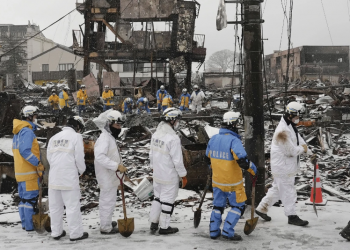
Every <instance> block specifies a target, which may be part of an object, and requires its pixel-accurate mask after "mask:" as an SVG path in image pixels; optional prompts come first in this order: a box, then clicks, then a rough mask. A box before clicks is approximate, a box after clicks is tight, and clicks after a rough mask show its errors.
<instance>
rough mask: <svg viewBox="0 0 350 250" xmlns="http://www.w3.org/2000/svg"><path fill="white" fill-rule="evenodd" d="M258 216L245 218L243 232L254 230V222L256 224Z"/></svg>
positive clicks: (247, 233)
mask: <svg viewBox="0 0 350 250" xmlns="http://www.w3.org/2000/svg"><path fill="white" fill-rule="evenodd" d="M258 220H259V217H254V218H253V219H250V220H247V221H246V222H245V225H244V234H245V235H249V234H250V233H251V232H253V231H254V229H255V227H256V224H258Z"/></svg>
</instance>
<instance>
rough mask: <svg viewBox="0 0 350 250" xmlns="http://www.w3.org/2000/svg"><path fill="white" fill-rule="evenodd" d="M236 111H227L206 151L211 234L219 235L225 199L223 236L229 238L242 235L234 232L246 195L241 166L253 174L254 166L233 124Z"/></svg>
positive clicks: (237, 115) (216, 236) (236, 114)
mask: <svg viewBox="0 0 350 250" xmlns="http://www.w3.org/2000/svg"><path fill="white" fill-rule="evenodd" d="M239 116H240V113H239V112H226V113H225V114H224V117H223V121H222V126H221V129H220V131H219V134H217V135H214V136H213V137H212V138H211V139H210V141H209V143H208V147H207V151H206V155H207V157H208V158H209V159H210V162H211V168H212V172H213V174H212V186H213V194H214V200H213V205H214V207H213V211H212V213H211V217H210V226H209V227H210V237H211V238H212V239H216V238H218V237H219V236H220V235H221V229H220V225H221V222H222V219H221V217H222V214H223V213H224V209H225V207H226V200H228V202H229V204H230V206H231V210H230V211H229V212H228V214H227V216H226V219H225V223H224V228H223V230H222V236H223V238H225V239H228V240H234V241H239V240H242V237H241V236H240V235H238V234H236V233H235V229H234V228H235V226H236V224H237V222H238V220H239V218H240V217H241V215H242V214H243V212H244V209H245V201H246V200H247V196H246V194H245V190H244V186H243V175H242V169H244V170H246V171H248V172H249V173H250V174H251V175H253V176H254V175H255V174H256V171H257V169H256V166H255V165H254V163H252V162H250V161H249V160H248V159H247V153H246V151H245V150H244V148H243V145H242V142H241V137H240V136H239V135H238V129H237V127H236V124H237V121H238V118H239Z"/></svg>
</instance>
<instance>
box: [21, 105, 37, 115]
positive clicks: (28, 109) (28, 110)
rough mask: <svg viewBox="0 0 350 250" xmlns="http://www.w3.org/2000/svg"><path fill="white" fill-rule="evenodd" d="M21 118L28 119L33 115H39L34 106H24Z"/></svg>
mask: <svg viewBox="0 0 350 250" xmlns="http://www.w3.org/2000/svg"><path fill="white" fill-rule="evenodd" d="M21 113H22V116H24V117H29V116H33V115H38V114H39V108H38V107H36V106H29V105H28V106H25V107H24V108H23V109H22V111H21Z"/></svg>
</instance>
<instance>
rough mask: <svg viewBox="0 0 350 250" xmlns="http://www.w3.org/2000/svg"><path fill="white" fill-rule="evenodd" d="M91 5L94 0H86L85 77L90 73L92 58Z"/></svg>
mask: <svg viewBox="0 0 350 250" xmlns="http://www.w3.org/2000/svg"><path fill="white" fill-rule="evenodd" d="M91 6H92V0H86V1H85V14H84V16H85V18H84V20H85V34H84V39H83V47H84V69H83V70H84V71H83V74H84V77H85V76H87V75H88V74H90V60H89V54H90V46H89V43H90V29H91V27H90V25H91V24H90V22H91Z"/></svg>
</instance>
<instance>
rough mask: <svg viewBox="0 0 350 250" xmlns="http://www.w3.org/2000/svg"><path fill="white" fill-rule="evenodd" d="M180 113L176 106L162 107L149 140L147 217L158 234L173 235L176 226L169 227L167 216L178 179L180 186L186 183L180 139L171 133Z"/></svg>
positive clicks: (177, 124)
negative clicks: (151, 193)
mask: <svg viewBox="0 0 350 250" xmlns="http://www.w3.org/2000/svg"><path fill="white" fill-rule="evenodd" d="M181 116H182V112H181V111H180V110H179V109H176V108H168V109H166V110H164V111H163V115H162V117H161V119H162V121H161V122H160V123H159V125H158V127H157V130H156V132H155V133H154V134H153V135H152V139H151V149H150V153H149V158H150V167H151V168H153V188H154V200H153V202H152V207H151V212H150V215H149V220H150V222H151V228H150V229H151V231H153V232H155V231H157V230H158V224H159V226H160V229H159V234H173V233H177V232H178V231H179V229H178V228H176V227H170V217H171V215H172V214H173V212H174V207H175V204H174V202H175V199H176V197H177V194H178V190H179V180H180V178H181V179H182V188H184V187H185V186H186V183H187V179H186V175H187V171H186V169H185V166H184V163H183V156H182V151H181V141H180V138H179V137H178V135H177V134H176V132H175V131H176V130H178V129H179V127H180V126H179V125H180V119H181Z"/></svg>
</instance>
